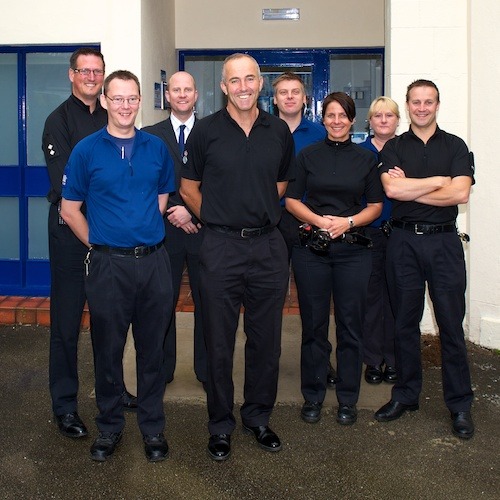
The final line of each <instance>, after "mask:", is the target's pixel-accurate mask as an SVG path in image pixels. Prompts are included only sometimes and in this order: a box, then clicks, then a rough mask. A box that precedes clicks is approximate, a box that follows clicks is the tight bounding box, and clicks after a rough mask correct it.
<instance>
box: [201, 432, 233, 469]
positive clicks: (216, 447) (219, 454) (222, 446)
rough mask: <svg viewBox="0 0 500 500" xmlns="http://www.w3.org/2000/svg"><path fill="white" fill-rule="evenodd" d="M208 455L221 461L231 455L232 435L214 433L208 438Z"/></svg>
mask: <svg viewBox="0 0 500 500" xmlns="http://www.w3.org/2000/svg"><path fill="white" fill-rule="evenodd" d="M207 450H208V455H209V456H210V458H213V459H214V460H217V461H219V462H221V461H222V460H227V459H228V458H229V455H231V435H230V434H212V435H211V436H210V439H209V440H208V448H207Z"/></svg>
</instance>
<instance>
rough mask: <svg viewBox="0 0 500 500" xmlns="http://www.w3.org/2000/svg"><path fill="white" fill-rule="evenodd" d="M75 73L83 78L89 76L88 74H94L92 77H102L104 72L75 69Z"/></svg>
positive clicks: (100, 70)
mask: <svg viewBox="0 0 500 500" xmlns="http://www.w3.org/2000/svg"><path fill="white" fill-rule="evenodd" d="M73 71H74V72H75V73H80V75H83V76H89V75H90V73H94V76H103V75H104V70H103V69H89V68H81V69H78V68H75V69H73Z"/></svg>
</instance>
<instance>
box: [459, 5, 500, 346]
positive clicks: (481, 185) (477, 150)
mask: <svg viewBox="0 0 500 500" xmlns="http://www.w3.org/2000/svg"><path fill="white" fill-rule="evenodd" d="M468 4H469V23H470V29H469V44H470V49H469V74H468V84H469V113H470V115H469V121H468V125H469V137H470V145H471V149H472V150H473V151H474V154H475V159H476V185H475V186H474V192H473V194H472V196H471V201H470V202H469V206H470V210H469V226H470V235H471V244H470V246H471V250H470V259H469V302H468V307H469V335H470V339H471V340H472V341H474V342H476V343H479V344H481V345H483V346H487V347H495V348H496V349H500V248H499V247H500V233H499V230H500V223H499V222H498V220H499V219H498V215H499V214H500V193H499V189H500V168H499V161H498V146H499V143H498V131H497V130H496V127H497V125H498V119H499V118H498V117H499V116H500V106H499V104H498V95H497V85H498V82H500V61H499V58H498V53H497V50H496V48H495V47H498V46H499V44H500V30H499V29H498V24H499V21H500V2H498V1H497V0H469V2H468ZM488 89H492V90H493V91H489V90H488ZM459 102H460V101H459Z"/></svg>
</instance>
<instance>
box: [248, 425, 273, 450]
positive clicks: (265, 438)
mask: <svg viewBox="0 0 500 500" xmlns="http://www.w3.org/2000/svg"><path fill="white" fill-rule="evenodd" d="M243 430H244V431H245V432H246V433H247V434H253V435H254V436H255V439H256V440H257V443H259V446H260V447H261V448H263V449H264V450H266V451H280V450H281V441H280V438H279V437H278V436H277V435H276V434H275V433H274V432H273V431H272V430H271V429H270V428H269V426H267V425H259V426H258V427H248V426H246V425H243Z"/></svg>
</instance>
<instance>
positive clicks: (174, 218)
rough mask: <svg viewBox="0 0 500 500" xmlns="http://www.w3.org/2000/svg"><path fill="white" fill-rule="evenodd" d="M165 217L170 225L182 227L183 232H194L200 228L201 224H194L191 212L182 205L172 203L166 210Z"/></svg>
mask: <svg viewBox="0 0 500 500" xmlns="http://www.w3.org/2000/svg"><path fill="white" fill-rule="evenodd" d="M167 214H168V216H167V219H168V221H169V222H170V224H172V226H174V227H177V228H180V229H182V230H183V231H184V232H185V233H188V234H195V233H197V232H198V230H199V229H201V224H200V223H198V224H195V223H194V222H193V220H192V217H191V214H190V213H189V211H188V210H187V209H186V207H183V206H182V205H174V206H173V207H170V208H169V209H168V210H167Z"/></svg>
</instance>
